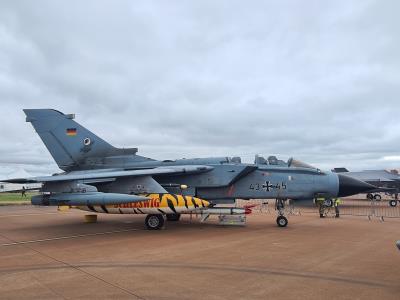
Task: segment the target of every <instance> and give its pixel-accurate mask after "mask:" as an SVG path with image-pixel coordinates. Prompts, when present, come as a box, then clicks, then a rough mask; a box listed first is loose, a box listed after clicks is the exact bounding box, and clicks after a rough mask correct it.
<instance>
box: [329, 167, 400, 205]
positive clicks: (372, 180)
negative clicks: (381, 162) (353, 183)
mask: <svg viewBox="0 0 400 300" xmlns="http://www.w3.org/2000/svg"><path fill="white" fill-rule="evenodd" d="M332 171H333V172H336V173H340V174H345V175H346V176H349V177H352V178H355V179H358V180H362V181H364V182H367V183H369V184H372V185H374V186H376V187H378V188H379V189H377V190H371V191H369V192H368V193H367V198H368V199H371V200H372V199H375V200H378V201H379V200H381V195H379V194H378V193H379V192H386V193H388V194H390V195H392V196H393V197H394V198H395V199H393V200H390V201H389V205H390V206H392V207H395V206H397V203H398V194H399V190H400V176H399V174H398V173H396V172H389V171H387V170H367V171H359V172H349V171H348V170H347V169H346V168H334V169H333V170H332Z"/></svg>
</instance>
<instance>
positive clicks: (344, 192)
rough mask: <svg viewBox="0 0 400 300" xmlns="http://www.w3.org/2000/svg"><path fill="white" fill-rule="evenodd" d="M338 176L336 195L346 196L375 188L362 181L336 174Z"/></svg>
mask: <svg viewBox="0 0 400 300" xmlns="http://www.w3.org/2000/svg"><path fill="white" fill-rule="evenodd" d="M338 177H339V193H338V197H346V196H351V195H357V194H360V193H366V192H368V191H371V190H375V189H376V187H375V186H373V185H371V184H369V183H366V182H364V181H361V180H358V179H355V178H352V177H349V176H346V175H343V174H338Z"/></svg>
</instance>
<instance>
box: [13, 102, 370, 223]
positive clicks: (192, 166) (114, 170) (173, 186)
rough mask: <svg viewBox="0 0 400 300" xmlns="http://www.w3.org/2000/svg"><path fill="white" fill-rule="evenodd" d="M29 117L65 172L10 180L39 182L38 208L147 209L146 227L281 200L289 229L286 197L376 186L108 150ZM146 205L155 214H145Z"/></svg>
mask: <svg viewBox="0 0 400 300" xmlns="http://www.w3.org/2000/svg"><path fill="white" fill-rule="evenodd" d="M24 112H25V114H26V117H27V118H26V121H27V122H31V123H32V125H33V127H34V128H35V130H36V132H37V133H38V135H39V136H40V138H41V139H42V141H43V142H44V144H45V145H46V147H47V149H48V150H49V152H50V154H51V155H52V156H53V158H54V160H55V161H56V163H57V164H58V166H59V167H60V169H62V170H63V171H64V172H63V173H61V174H57V175H53V176H41V177H32V178H17V179H11V180H5V182H10V183H22V184H26V183H42V184H43V187H42V190H41V191H42V192H43V194H41V195H38V196H34V197H33V198H32V204H34V205H69V206H76V207H77V208H80V209H85V210H90V211H95V212H104V213H121V214H122V213H138V212H141V211H142V212H143V213H145V214H148V216H147V218H146V221H145V224H146V226H147V227H148V228H149V229H159V228H161V227H162V224H163V223H164V216H166V218H167V220H178V219H179V216H180V213H182V212H189V211H190V210H192V209H197V210H198V209H199V207H197V206H200V204H202V205H201V206H203V205H204V207H201V209H200V210H201V211H202V212H203V213H205V214H207V213H210V214H211V213H212V209H213V208H214V207H211V208H210V207H207V203H211V204H212V205H215V204H219V203H227V202H228V203H234V201H235V199H246V200H247V199H276V207H277V211H278V217H277V219H276V222H277V224H278V226H280V227H285V226H286V225H287V224H288V220H287V218H286V217H285V216H284V207H285V203H286V200H287V199H294V200H297V199H301V200H304V199H308V200H312V199H313V198H315V197H316V196H323V197H326V198H327V199H329V198H332V197H344V196H350V195H353V194H358V193H361V192H367V191H370V190H373V189H375V187H374V186H372V185H370V184H368V183H365V182H363V181H360V180H357V179H354V178H352V177H348V176H345V175H342V174H336V173H334V172H331V171H321V170H319V169H317V168H314V167H312V166H309V165H307V164H304V163H301V162H299V161H297V160H295V159H290V160H289V161H288V162H287V163H281V162H282V161H278V160H274V159H271V160H270V161H266V160H264V161H262V160H261V158H258V161H256V163H255V164H244V163H241V159H240V158H239V157H233V158H229V157H211V158H194V159H179V160H165V161H158V160H154V159H150V158H147V157H143V156H139V155H137V148H128V149H124V148H122V149H121V148H115V147H113V146H111V145H110V144H109V143H107V142H106V141H104V140H103V139H101V138H99V137H98V136H97V135H95V134H93V133H92V132H90V131H89V130H87V129H86V128H84V127H83V126H81V125H80V124H78V123H77V122H75V121H74V120H73V119H74V115H65V114H63V113H61V112H59V111H56V110H51V109H25V110H24ZM144 134H146V133H144ZM193 197H194V198H193ZM164 198H165V201H164V200H163V199H164ZM157 199H159V200H157ZM160 199H161V200H160ZM149 201H150V202H151V201H153V202H151V203H152V204H151V203H149ZM136 203H140V204H136ZM142 205H143V206H144V205H152V206H154V207H152V208H156V209H152V210H150V211H148V210H145V209H144V208H145V207H142ZM157 205H159V206H160V207H158V208H157ZM161 206H162V208H161ZM142 208H143V209H142ZM177 208H179V209H177ZM181 208H182V209H181ZM183 208H185V209H186V210H185V209H183ZM216 209H218V208H216ZM236 212H237V211H236V210H235V213H236ZM244 212H245V211H242V213H244ZM231 213H234V208H231Z"/></svg>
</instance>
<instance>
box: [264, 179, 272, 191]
mask: <svg viewBox="0 0 400 300" xmlns="http://www.w3.org/2000/svg"><path fill="white" fill-rule="evenodd" d="M262 187H263V189H265V190H267V192H269V191H270V190H271V188H273V187H275V185H273V184H271V182H269V181H266V182H265V183H264V184H263V185H262Z"/></svg>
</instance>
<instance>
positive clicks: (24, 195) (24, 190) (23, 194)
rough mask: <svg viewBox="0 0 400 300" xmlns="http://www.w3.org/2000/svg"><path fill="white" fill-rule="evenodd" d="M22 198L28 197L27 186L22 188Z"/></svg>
mask: <svg viewBox="0 0 400 300" xmlns="http://www.w3.org/2000/svg"><path fill="white" fill-rule="evenodd" d="M21 197H22V198H24V197H26V189H25V186H22V190H21Z"/></svg>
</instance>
